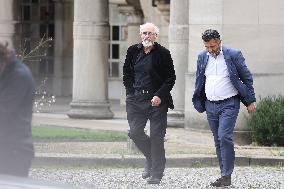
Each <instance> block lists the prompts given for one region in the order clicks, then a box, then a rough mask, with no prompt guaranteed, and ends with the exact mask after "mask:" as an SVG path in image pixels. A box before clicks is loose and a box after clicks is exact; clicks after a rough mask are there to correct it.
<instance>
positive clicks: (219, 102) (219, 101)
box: [208, 95, 238, 104]
mask: <svg viewBox="0 0 284 189" xmlns="http://www.w3.org/2000/svg"><path fill="white" fill-rule="evenodd" d="M237 96H238V95H235V96H232V97H229V98H226V99H223V100H216V101H212V100H208V101H209V102H211V103H214V104H221V103H222V102H225V101H227V100H230V99H232V98H235V97H237Z"/></svg>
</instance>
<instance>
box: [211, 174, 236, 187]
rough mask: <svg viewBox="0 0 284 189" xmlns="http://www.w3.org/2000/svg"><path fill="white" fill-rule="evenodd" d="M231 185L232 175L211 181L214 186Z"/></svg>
mask: <svg viewBox="0 0 284 189" xmlns="http://www.w3.org/2000/svg"><path fill="white" fill-rule="evenodd" d="M230 185H231V176H230V175H229V176H222V177H221V178H218V179H217V180H216V181H215V182H211V183H210V186H214V187H223V186H230Z"/></svg>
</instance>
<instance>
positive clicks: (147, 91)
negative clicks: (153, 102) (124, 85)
mask: <svg viewBox="0 0 284 189" xmlns="http://www.w3.org/2000/svg"><path fill="white" fill-rule="evenodd" d="M134 94H136V95H137V94H152V92H151V91H149V90H144V89H142V90H135V92H134Z"/></svg>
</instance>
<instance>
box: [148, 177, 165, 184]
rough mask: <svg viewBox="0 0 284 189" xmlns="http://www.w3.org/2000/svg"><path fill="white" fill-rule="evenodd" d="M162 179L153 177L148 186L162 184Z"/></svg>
mask: <svg viewBox="0 0 284 189" xmlns="http://www.w3.org/2000/svg"><path fill="white" fill-rule="evenodd" d="M161 179H162V178H161V177H155V176H151V177H150V178H149V179H148V180H147V183H148V184H160V182H161Z"/></svg>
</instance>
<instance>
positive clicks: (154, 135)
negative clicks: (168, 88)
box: [126, 94, 168, 177]
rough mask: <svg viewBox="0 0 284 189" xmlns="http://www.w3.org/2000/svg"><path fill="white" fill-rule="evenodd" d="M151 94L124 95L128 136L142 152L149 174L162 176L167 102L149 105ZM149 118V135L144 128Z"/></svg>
mask: <svg viewBox="0 0 284 189" xmlns="http://www.w3.org/2000/svg"><path fill="white" fill-rule="evenodd" d="M151 99H152V95H150V94H141V95H131V96H127V97H126V112H127V120H128V123H129V127H130V130H129V134H128V135H129V137H130V138H131V139H132V140H133V142H134V143H135V145H136V146H137V148H138V149H139V150H140V151H141V152H142V153H143V154H144V156H145V157H146V160H147V162H148V163H150V167H151V175H152V176H157V177H162V176H163V172H164V169H165V164H166V158H165V148H164V138H165V134H166V127H167V111H168V105H167V103H163V102H162V103H161V104H160V106H158V107H154V106H152V105H151ZM148 119H149V120H150V136H148V135H147V134H145V132H144V128H145V126H146V123H147V120H148Z"/></svg>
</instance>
